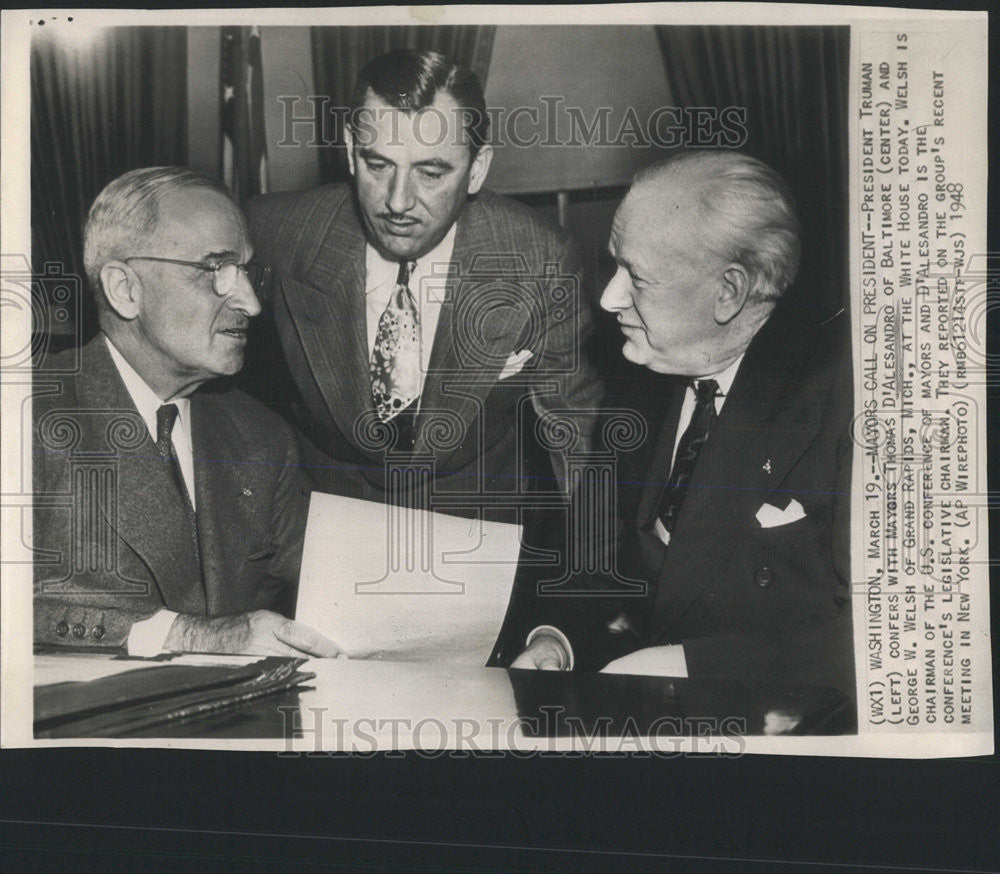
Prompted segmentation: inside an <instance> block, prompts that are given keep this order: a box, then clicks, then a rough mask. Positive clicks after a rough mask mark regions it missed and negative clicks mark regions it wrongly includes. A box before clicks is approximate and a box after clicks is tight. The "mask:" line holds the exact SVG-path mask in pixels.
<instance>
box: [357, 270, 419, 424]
mask: <svg viewBox="0 0 1000 874" xmlns="http://www.w3.org/2000/svg"><path fill="white" fill-rule="evenodd" d="M413 264H414V262H410V261H401V262H400V264H399V275H398V276H397V277H396V287H395V288H394V289H393V292H392V294H391V295H390V297H389V303H388V304H387V305H386V308H385V310H384V311H383V313H382V316H381V318H379V321H378V331H377V332H376V334H375V345H374V347H373V348H372V355H371V360H370V362H369V368H368V369H369V372H370V374H371V384H372V400H373V401H374V402H375V410H376V412H377V413H378V417H379V419H381V420H382V421H383V422H388V421H389V420H390V419H392V418H393V417H394V416H396V415H397V414H398V413H400V412H401V411H402V410H404V409H406V407H408V406H409V405H410V404H411V403H412V402H413V401H414V400H415V399H416V398H417V397H418V396H419V395H420V316H419V314H418V313H417V304H416V301H415V300H414V299H413V294H412V293H411V292H410V270H411V269H412V266H413Z"/></svg>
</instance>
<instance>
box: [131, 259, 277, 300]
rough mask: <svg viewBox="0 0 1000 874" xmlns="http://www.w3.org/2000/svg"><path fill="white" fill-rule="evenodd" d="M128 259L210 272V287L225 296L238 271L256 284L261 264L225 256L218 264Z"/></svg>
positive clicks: (231, 286) (232, 286)
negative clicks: (176, 265) (242, 261)
mask: <svg viewBox="0 0 1000 874" xmlns="http://www.w3.org/2000/svg"><path fill="white" fill-rule="evenodd" d="M125 261H126V263H127V262H129V261H159V262H160V263H162V264H180V265H182V266H184V267H194V268H196V269H198V270H204V271H205V272H206V273H211V274H212V288H213V289H214V290H215V293H216V294H217V295H218V296H219V297H225V296H226V295H228V294H230V293H231V292H232V290H233V289H234V288H236V278H237V277H238V276H239V275H240V272H242V273H243V275H244V276H246V277H247V279H248V280H249V281H250V284H251V285H257V280H258V279H259V278H260V270H261V266H260V265H259V264H257V263H255V262H253V261H251V262H249V263H247V264H240V263H238V262H237V261H236V259H235V258H226V260H225V261H220V262H219V263H218V264H206V263H205V262H204V261H180V260H178V259H177V258H156V257H154V256H153V255H133V256H132V257H131V258H126V259H125Z"/></svg>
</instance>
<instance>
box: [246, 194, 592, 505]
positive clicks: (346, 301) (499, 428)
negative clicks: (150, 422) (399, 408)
mask: <svg viewBox="0 0 1000 874" xmlns="http://www.w3.org/2000/svg"><path fill="white" fill-rule="evenodd" d="M249 219H250V228H251V236H252V239H253V241H254V245H255V247H256V252H257V260H259V261H260V262H261V263H262V264H263V265H265V266H266V267H267V268H268V271H267V273H268V276H267V278H266V279H265V282H264V284H263V287H262V289H261V297H262V299H263V300H264V303H265V307H266V308H268V309H270V311H271V313H272V315H273V326H274V330H275V332H276V340H274V341H272V343H271V344H268V343H267V342H266V341H265V342H264V344H263V351H262V349H261V346H258V347H257V352H256V354H257V357H263V358H265V359H267V360H266V361H265V364H272V365H273V364H275V360H276V359H279V358H283V359H284V361H285V363H286V364H287V371H286V374H285V376H284V378H282V377H281V376H280V375H279V376H277V377H276V376H275V373H276V372H279V371H278V370H277V369H276V368H273V367H272V368H266V367H265V370H266V373H265V374H264V375H263V381H261V376H262V374H261V373H260V372H257V373H255V374H254V373H250V372H249V371H248V373H249V375H250V376H255V377H256V378H257V380H258V385H259V386H260V385H263V386H264V388H265V391H267V389H268V387H269V388H270V391H269V392H267V393H268V394H269V395H270V397H271V400H272V402H273V401H275V400H276V401H277V402H278V403H284V404H286V405H288V406H289V407H291V408H293V410H294V412H293V417H294V420H295V421H296V422H297V423H298V424H299V425H300V427H301V430H302V431H303V433H304V434H305V435H306V437H307V439H306V440H304V441H303V447H302V453H303V462H304V463H305V465H306V469H307V470H308V472H309V474H310V476H311V478H312V479H313V482H314V483H315V486H316V488H317V489H318V490H321V491H328V492H333V493H338V494H345V495H349V496H351V497H359V498H364V499H367V500H377V501H382V500H385V499H386V496H387V485H386V473H385V465H386V456H387V453H388V452H391V451H394V450H395V449H397V448H398V444H396V443H395V442H394V440H395V435H394V428H388V429H386V428H381V427H377V426H376V425H375V419H374V416H375V412H374V408H373V404H372V398H371V389H370V377H369V371H368V358H369V352H368V347H367V337H366V323H365V295H364V291H365V234H364V230H363V228H362V225H361V223H360V220H359V216H358V211H357V206H356V202H355V198H354V195H353V192H352V189H351V188H350V187H349V186H347V185H343V184H338V185H329V186H325V187H322V188H318V189H315V190H313V191H309V192H305V193H301V192H296V193H286V194H275V195H268V196H265V197H262V198H259V199H258V200H255V201H254V202H253V203H252V204H251V205H250V209H249ZM440 285H441V286H442V287H443V289H444V295H445V296H444V305H443V307H442V310H441V315H440V321H439V323H438V326H437V331H436V334H435V337H434V345H433V349H432V355H431V361H430V372H429V373H428V375H427V378H426V380H425V384H424V391H423V395H422V398H421V407H420V414H419V415H418V416H417V417H416V422H415V441H414V444H413V446H412V450H413V454H414V455H421V454H423V455H429V456H431V457H433V460H434V465H435V475H436V481H435V484H434V492H435V493H436V495H438V496H440V495H441V494H443V493H445V492H447V493H451V494H452V495H453V496H456V497H457V499H458V500H459V501H461V500H466V502H467V506H466V507H465V508H464V509H465V510H468V509H469V507H471V506H475V505H477V504H478V505H480V506H482V505H485V506H486V508H487V509H486V515H487V516H488V517H494V518H495V517H503V516H504V514H503V512H500V511H501V510H502V505H504V504H505V503H506V504H507V505H509V504H510V498H511V497H512V496H513V497H514V498H515V499H516V497H517V495H518V494H519V492H523V491H525V490H531V489H534V488H537V487H538V485H539V479H541V484H542V485H544V486H545V487H547V488H551V487H552V486H553V484H554V483H553V482H552V469H554V470H555V473H556V474H557V476H559V477H560V478H561V477H562V475H563V458H562V454H561V452H558V451H557V452H553V453H551V462H552V464H551V467H550V466H549V461H550V459H549V458H548V457H546V455H547V454H546V453H538V451H537V446H538V440H537V439H536V437H535V435H534V433H533V432H534V430H535V428H534V424H535V417H536V416H544V415H546V414H548V413H550V412H551V413H557V412H559V411H563V412H565V413H568V414H570V417H571V419H572V422H571V423H570V427H571V428H575V429H576V430H577V431H578V434H579V436H578V438H577V439H576V441H575V443H574V442H572V441H571V442H570V445H569V446H567V447H565V448H566V449H568V450H570V451H586V450H587V449H588V448H589V446H590V439H591V432H592V430H593V426H594V423H595V422H596V419H597V415H598V408H599V404H600V398H601V395H602V391H603V389H602V385H601V382H600V380H599V379H598V377H597V374H596V371H595V369H594V368H593V367H592V366H591V365H590V363H589V361H588V358H587V354H586V350H585V349H584V348H583V338H585V337H586V336H587V335H588V333H589V329H590V323H591V318H590V312H589V302H588V301H586V300H585V299H584V294H583V285H582V281H581V270H580V261H579V257H578V255H577V253H576V251H575V249H574V247H573V246H572V244H571V242H570V239H569V237H568V236H567V235H566V234H565V233H564V232H562V231H561V230H559V229H558V228H555V227H553V226H551V225H549V224H548V223H546V222H544V221H543V220H541V219H540V218H539V217H538V216H536V215H535V214H534V213H533V212H532V211H531V210H530V209H528V208H527V207H524V206H522V205H520V204H517V203H514V202H512V201H510V200H507V199H505V198H502V197H498V196H496V195H494V194H491V193H489V192H483V193H481V194H479V195H478V196H477V197H475V198H474V199H472V200H470V201H469V202H468V203H467V204H466V206H465V208H464V210H463V212H462V214H461V217H460V218H459V221H458V228H457V233H456V238H455V247H454V252H453V256H452V263H451V265H450V268H449V269H447V270H446V271H444V272H443V274H442V277H441V283H440ZM269 347H270V348H269ZM523 349H529V350H531V351H532V352H533V353H534V357H533V358H532V359H531V360H530V361H528V363H527V364H526V366H525V368H524V370H523V371H522V372H521V373H520V374H518V375H516V376H514V377H511V378H509V379H506V380H503V381H500V380H499V379H498V377H499V375H500V373H501V370H502V369H503V367H504V364H505V363H506V362H507V360H508V358H509V357H510V356H511V355H512V354H513V353H515V352H518V351H521V350H523ZM289 377H290V378H289ZM249 388H250V386H249V384H248V389H249ZM565 434H566V432H565V431H563V432H560V433H557V434H556V435H555V436H556V442H557V443H558V441H559V438H560V437H562V436H564V435H565ZM532 449H534V450H535V454H534V455H532ZM406 454H407V453H404V456H405V455H406ZM470 494H471V496H470ZM490 495H493V496H494V499H493V500H491V498H490V497H489V496H490ZM498 495H499V496H501V497H496V496H498ZM406 500H407V501H410V500H412V498H407V499H406ZM417 503H418V505H424V506H426V504H427V502H426V501H418V502H417ZM453 504H455V506H451V505H449V508H451V509H453V511H455V512H462V511H463V508H462V507H460V506H458V505H457V503H455V502H454V501H453ZM437 506H438V508H439V509H442V508H443V507H442V506H441V505H440V504H438V505H437Z"/></svg>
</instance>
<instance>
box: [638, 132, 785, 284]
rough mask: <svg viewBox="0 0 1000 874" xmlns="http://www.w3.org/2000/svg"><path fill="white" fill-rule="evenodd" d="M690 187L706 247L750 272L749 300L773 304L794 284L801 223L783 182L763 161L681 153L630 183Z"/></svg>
mask: <svg viewBox="0 0 1000 874" xmlns="http://www.w3.org/2000/svg"><path fill="white" fill-rule="evenodd" d="M675 181H676V182H688V183H693V184H692V187H691V191H692V194H693V196H694V198H695V200H696V202H697V204H698V209H699V215H698V216H697V217H696V219H695V220H696V221H697V220H698V219H700V222H699V224H698V227H699V228H700V229H701V228H703V229H704V234H703V239H704V242H705V245H706V246H707V247H708V248H709V249H710V250H712V251H713V252H714V253H715V254H717V255H718V256H719V257H720V258H721V259H722V260H723V261H727V262H729V261H734V262H736V263H738V264H742V265H743V267H744V268H746V270H747V272H748V273H749V274H750V279H751V286H750V300H752V301H755V302H758V303H766V302H770V303H774V302H775V301H777V299H778V298H779V297H781V295H782V294H784V292H785V290H786V289H787V288H788V286H790V285H791V284H792V282H793V281H794V280H795V275H796V273H797V272H798V269H799V258H800V256H801V244H800V241H799V233H800V231H799V219H798V216H797V214H796V210H795V205H794V202H793V200H792V196H791V193H790V192H789V190H788V186H787V185H786V184H785V182H784V180H783V179H782V178H781V176H779V175H778V174H777V173H776V172H775V171H774V170H772V169H771V168H770V167H768V166H767V164H765V163H764V162H763V161H758V160H757V159H756V158H751V157H750V156H749V155H743V154H740V153H739V152H730V151H690V152H681V153H679V154H677V155H676V156H673V157H671V158H669V159H667V160H666V161H663V162H661V163H659V164H656V165H653V166H652V167H647V168H646V169H645V170H642V171H640V172H639V173H638V174H637V175H636V177H635V180H634V185H636V186H638V185H640V184H648V183H650V182H659V183H661V184H664V183H665V184H669V183H671V182H675Z"/></svg>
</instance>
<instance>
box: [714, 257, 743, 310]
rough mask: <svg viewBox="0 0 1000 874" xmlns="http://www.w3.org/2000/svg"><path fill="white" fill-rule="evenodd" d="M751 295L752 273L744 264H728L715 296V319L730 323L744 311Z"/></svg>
mask: <svg viewBox="0 0 1000 874" xmlns="http://www.w3.org/2000/svg"><path fill="white" fill-rule="evenodd" d="M749 296H750V274H749V273H747V270H746V268H745V267H744V266H743V265H742V264H736V263H733V264H728V265H727V266H726V268H725V269H724V270H723V271H722V276H721V277H720V280H719V288H718V291H717V292H716V296H715V321H716V322H718V323H719V324H720V325H728V324H729V323H730V322H731V321H732V320H733V319H735V318H736V317H737V316H738V315H739V314H740V313H741V312H742V311H743V307H744V306H746V302H747V298H748V297H749Z"/></svg>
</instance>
